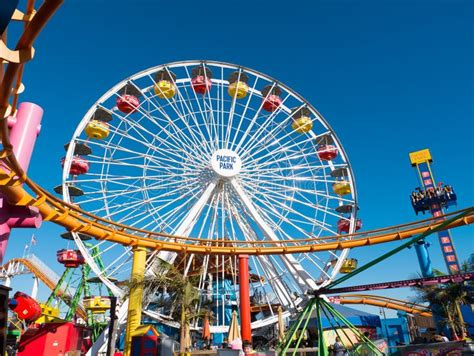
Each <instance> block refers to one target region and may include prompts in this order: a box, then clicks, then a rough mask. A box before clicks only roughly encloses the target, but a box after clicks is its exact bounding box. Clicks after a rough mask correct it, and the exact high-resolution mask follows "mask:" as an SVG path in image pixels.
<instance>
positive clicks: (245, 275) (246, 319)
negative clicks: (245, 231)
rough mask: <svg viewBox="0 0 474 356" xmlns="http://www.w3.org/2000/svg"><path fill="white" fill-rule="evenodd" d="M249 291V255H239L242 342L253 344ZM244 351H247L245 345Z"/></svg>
mask: <svg viewBox="0 0 474 356" xmlns="http://www.w3.org/2000/svg"><path fill="white" fill-rule="evenodd" d="M249 291H250V286H249V256H248V255H239V294H240V330H241V332H242V342H243V343H244V344H247V345H249V346H251V345H252V327H251V325H250V323H251V320H250V294H249ZM244 351H246V350H245V346H244Z"/></svg>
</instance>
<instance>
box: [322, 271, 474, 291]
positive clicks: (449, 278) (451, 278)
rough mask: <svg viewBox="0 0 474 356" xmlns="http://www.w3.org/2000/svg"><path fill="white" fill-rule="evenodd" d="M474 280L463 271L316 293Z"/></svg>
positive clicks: (424, 285)
mask: <svg viewBox="0 0 474 356" xmlns="http://www.w3.org/2000/svg"><path fill="white" fill-rule="evenodd" d="M472 280H474V273H472V272H469V273H461V274H450V275H446V276H436V277H428V278H415V279H404V280H401V281H392V282H384V283H373V284H363V285H358V286H350V287H342V288H328V289H326V288H322V289H320V290H318V291H315V294H339V293H350V292H365V291H373V290H385V289H393V288H406V287H426V286H433V285H438V284H448V283H462V282H467V281H472Z"/></svg>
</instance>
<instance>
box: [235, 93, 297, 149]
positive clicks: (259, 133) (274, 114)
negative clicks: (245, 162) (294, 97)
mask: <svg viewBox="0 0 474 356" xmlns="http://www.w3.org/2000/svg"><path fill="white" fill-rule="evenodd" d="M288 98H289V95H288V96H286V97H285V99H283V101H282V103H281V104H280V106H279V107H278V109H276V110H275V111H273V112H272V113H271V114H270V115H269V116H268V117H265V121H264V123H263V125H261V126H260V127H259V129H258V130H256V131H255V133H254V134H253V136H251V137H249V139H248V140H247V141H246V142H245V143H244V145H243V146H242V149H241V154H242V156H243V157H244V156H246V155H247V154H248V152H249V150H251V148H252V147H253V146H254V145H255V144H257V143H260V142H261V141H264V140H268V139H269V138H272V137H273V133H274V132H276V131H278V130H281V129H282V127H284V126H285V125H287V124H288V122H289V121H290V119H291V113H288V112H285V111H283V107H284V106H283V105H284V103H285V101H286V100H287V99H288ZM262 105H263V101H262ZM302 107H303V105H301V106H300V107H299V108H298V109H300V108H302ZM280 113H284V114H283V116H284V118H282V119H280V120H279V123H278V124H277V125H276V126H275V127H273V128H272V129H271V130H270V131H267V127H268V126H270V125H271V124H273V123H274V122H275V120H276V118H277V117H278V114H280ZM263 134H264V135H265V136H264V137H263V138H261V139H260V140H258V138H259V137H261V136H262V135H263Z"/></svg>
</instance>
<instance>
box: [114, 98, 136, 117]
mask: <svg viewBox="0 0 474 356" xmlns="http://www.w3.org/2000/svg"><path fill="white" fill-rule="evenodd" d="M139 106H140V100H139V99H138V98H137V97H136V96H134V95H129V94H123V95H122V96H119V97H118V98H117V108H118V109H119V110H120V111H121V112H123V113H124V114H130V113H132V112H135V111H137V109H138V107H139Z"/></svg>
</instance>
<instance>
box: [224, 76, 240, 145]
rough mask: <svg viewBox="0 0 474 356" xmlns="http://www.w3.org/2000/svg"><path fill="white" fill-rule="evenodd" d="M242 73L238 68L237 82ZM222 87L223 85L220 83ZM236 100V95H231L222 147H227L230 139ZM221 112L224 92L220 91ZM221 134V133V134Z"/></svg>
mask: <svg viewBox="0 0 474 356" xmlns="http://www.w3.org/2000/svg"><path fill="white" fill-rule="evenodd" d="M241 75H242V69H239V74H238V76H237V82H239V81H240V76H241ZM222 89H223V85H222ZM236 102H237V95H234V96H233V97H232V102H231V105H230V111H229V120H228V122H227V129H226V130H225V131H226V132H225V138H224V136H222V138H223V141H224V148H227V149H228V148H229V140H230V134H231V131H232V126H233V120H234V112H235V104H236ZM222 112H224V93H222ZM222 127H224V121H222ZM222 135H223V134H222Z"/></svg>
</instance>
